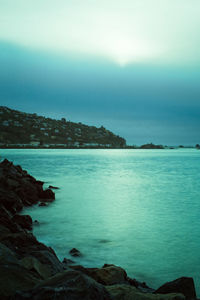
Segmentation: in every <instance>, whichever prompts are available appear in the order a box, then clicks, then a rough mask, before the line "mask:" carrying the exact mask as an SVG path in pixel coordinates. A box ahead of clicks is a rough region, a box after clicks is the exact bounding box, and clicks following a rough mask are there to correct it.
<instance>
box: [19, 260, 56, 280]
mask: <svg viewBox="0 0 200 300" xmlns="http://www.w3.org/2000/svg"><path fill="white" fill-rule="evenodd" d="M20 264H21V265H22V266H23V267H24V268H26V269H28V270H32V271H33V270H34V272H36V273H38V275H39V276H40V277H41V278H42V279H47V278H48V277H50V276H51V275H52V272H51V267H50V266H49V265H47V264H42V263H41V262H40V261H39V260H38V259H37V258H35V257H33V256H26V257H24V258H23V259H21V260H20Z"/></svg>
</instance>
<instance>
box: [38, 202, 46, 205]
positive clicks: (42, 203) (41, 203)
mask: <svg viewBox="0 0 200 300" xmlns="http://www.w3.org/2000/svg"><path fill="white" fill-rule="evenodd" d="M38 206H47V204H46V203H45V202H40V203H39V205H38Z"/></svg>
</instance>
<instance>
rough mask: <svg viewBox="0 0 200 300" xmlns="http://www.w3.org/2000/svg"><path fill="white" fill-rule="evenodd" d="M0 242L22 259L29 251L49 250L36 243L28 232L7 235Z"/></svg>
mask: <svg viewBox="0 0 200 300" xmlns="http://www.w3.org/2000/svg"><path fill="white" fill-rule="evenodd" d="M1 242H2V243H3V244H5V245H6V246H7V247H8V248H9V249H11V250H12V251H15V252H16V253H17V254H18V255H19V256H22V257H23V256H26V254H27V253H29V252H30V251H40V250H46V249H49V248H48V247H47V246H45V245H44V244H42V243H40V242H38V241H37V239H36V238H35V237H34V235H33V234H32V233H28V232H18V233H11V234H8V235H7V236H5V237H3V238H2V239H1Z"/></svg>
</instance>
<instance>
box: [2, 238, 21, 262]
mask: <svg viewBox="0 0 200 300" xmlns="http://www.w3.org/2000/svg"><path fill="white" fill-rule="evenodd" d="M0 264H18V259H17V257H16V254H15V253H14V252H13V251H11V250H10V249H9V248H8V247H6V246H5V245H4V244H2V243H0Z"/></svg>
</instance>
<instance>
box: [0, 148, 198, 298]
mask: <svg viewBox="0 0 200 300" xmlns="http://www.w3.org/2000/svg"><path fill="white" fill-rule="evenodd" d="M0 155H1V158H4V157H6V158H8V159H10V160H12V161H13V162H14V163H16V164H20V165H21V166H22V167H23V168H25V169H26V170H28V172H30V173H31V174H32V175H33V176H35V177H36V178H37V179H40V180H43V181H45V182H46V185H47V186H48V185H49V184H51V185H55V186H58V187H60V190H58V191H56V201H55V202H53V203H52V204H51V205H49V206H48V207H38V206H35V207H31V208H28V209H26V210H25V213H29V214H30V215H31V216H32V217H33V219H37V220H38V221H39V222H40V225H39V226H35V227H34V233H35V235H36V236H37V238H38V239H39V240H40V241H41V242H44V243H46V244H47V245H49V246H52V247H53V248H54V249H55V251H56V253H57V255H58V257H59V258H60V259H63V258H64V257H69V254H68V251H69V250H70V249H71V248H73V247H76V248H78V249H79V250H80V251H81V252H82V253H83V257H82V258H80V259H79V261H78V262H79V263H81V264H83V265H85V266H91V267H94V266H101V265H103V264H104V263H113V264H116V265H120V266H122V267H123V268H125V269H126V270H127V272H128V275H129V276H132V277H136V278H137V279H138V280H142V281H146V282H147V284H149V285H150V286H152V287H155V288H156V287H158V286H159V285H160V284H162V283H164V282H166V281H168V280H173V279H175V278H177V277H180V276H192V277H194V279H195V284H196V288H197V290H198V292H199V291H200V289H199V286H200V280H199V279H200V151H197V150H195V149H180V150H73V149H72V150H2V149H1V150H0Z"/></svg>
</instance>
